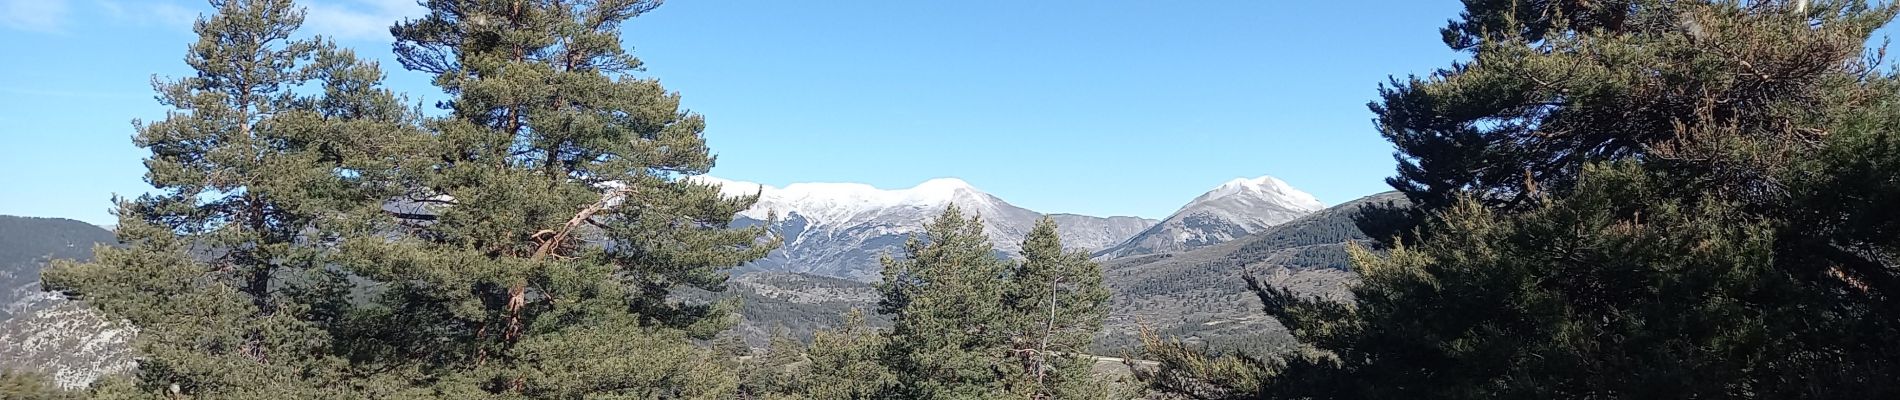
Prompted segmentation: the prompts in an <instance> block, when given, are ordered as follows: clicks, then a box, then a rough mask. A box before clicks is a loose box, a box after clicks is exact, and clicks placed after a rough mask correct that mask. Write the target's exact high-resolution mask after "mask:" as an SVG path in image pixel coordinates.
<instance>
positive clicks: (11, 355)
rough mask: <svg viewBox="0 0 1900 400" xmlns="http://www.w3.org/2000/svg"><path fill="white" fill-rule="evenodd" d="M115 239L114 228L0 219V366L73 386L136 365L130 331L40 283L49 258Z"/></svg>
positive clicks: (84, 254) (87, 251)
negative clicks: (131, 347)
mask: <svg viewBox="0 0 1900 400" xmlns="http://www.w3.org/2000/svg"><path fill="white" fill-rule="evenodd" d="M113 242H114V238H113V235H112V232H109V231H106V230H104V229H100V228H99V227H97V226H93V225H89V224H86V223H84V222H79V221H73V220H68V219H53V218H25V217H14V216H0V285H4V286H0V369H6V368H23V369H29V370H32V371H34V372H39V373H44V374H47V375H48V376H51V377H52V378H53V380H54V381H55V382H56V383H57V384H59V385H60V386H64V387H69V388H72V387H83V386H85V385H87V384H89V383H91V382H92V381H93V380H94V379H98V378H99V377H101V376H106V375H111V374H117V373H121V372H124V371H127V370H130V369H131V368H132V359H131V356H130V352H129V349H130V345H131V340H132V337H133V334H134V331H133V330H132V329H130V328H128V327H126V326H124V325H121V324H117V323H113V322H111V321H106V320H105V319H104V318H102V317H101V316H99V315H98V314H97V313H95V312H93V311H92V310H90V309H87V308H85V307H83V306H81V305H80V304H78V303H76V302H73V301H69V300H66V299H64V298H61V297H59V296H58V295H55V294H51V293H46V292H42V291H40V285H39V277H40V270H41V269H43V268H45V266H46V264H47V262H49V261H50V260H54V259H79V260H85V259H90V258H92V246H93V245H94V244H97V243H113Z"/></svg>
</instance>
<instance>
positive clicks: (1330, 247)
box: [1097, 192, 1409, 352]
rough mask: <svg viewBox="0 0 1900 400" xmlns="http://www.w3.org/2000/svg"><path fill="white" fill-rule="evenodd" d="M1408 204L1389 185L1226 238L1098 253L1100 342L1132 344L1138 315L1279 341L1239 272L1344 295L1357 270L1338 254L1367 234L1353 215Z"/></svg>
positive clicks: (1113, 347) (1213, 337) (1249, 343)
mask: <svg viewBox="0 0 1900 400" xmlns="http://www.w3.org/2000/svg"><path fill="white" fill-rule="evenodd" d="M1407 204H1409V203H1407V202H1406V200H1405V197H1404V196H1403V195H1400V194H1398V193H1396V192H1387V193H1381V194H1376V195H1372V196H1368V197H1365V198H1361V199H1358V200H1353V201H1350V202H1346V203H1345V204H1340V205H1338V206H1334V207H1332V208H1327V209H1324V210H1321V211H1318V212H1313V213H1310V214H1307V215H1306V216H1304V217H1300V218H1297V219H1294V220H1292V221H1288V222H1286V223H1283V224H1279V225H1275V226H1273V227H1271V228H1267V229H1265V230H1263V231H1260V232H1258V233H1254V234H1251V235H1247V236H1244V237H1241V238H1239V239H1236V240H1232V241H1228V242H1225V243H1220V244H1216V245H1212V246H1205V247H1201V248H1198V249H1195V250H1190V251H1186V252H1179V253H1164V254H1150V255H1142V256H1135V257H1128V258H1121V259H1116V260H1111V261H1107V262H1104V263H1103V266H1102V269H1103V273H1102V275H1103V280H1104V281H1105V283H1106V284H1107V286H1108V287H1109V292H1110V293H1112V296H1111V298H1110V313H1109V318H1108V320H1107V322H1106V323H1105V326H1104V327H1103V335H1102V337H1100V338H1099V339H1098V340H1097V347H1098V348H1099V349H1098V350H1100V351H1110V352H1113V351H1117V350H1122V349H1128V348H1131V347H1133V345H1134V344H1135V343H1136V336H1135V335H1136V333H1137V332H1139V329H1140V328H1139V327H1140V326H1142V325H1146V326H1148V327H1150V328H1153V329H1155V330H1156V331H1157V332H1159V333H1161V334H1163V335H1170V336H1175V337H1180V338H1183V339H1186V340H1189V341H1198V342H1202V343H1204V344H1207V345H1209V346H1213V347H1215V348H1223V349H1240V350H1246V351H1280V350H1284V349H1285V348H1286V346H1290V345H1292V341H1291V340H1292V338H1291V337H1290V336H1288V335H1287V333H1286V331H1285V328H1284V327H1282V326H1280V324H1279V323H1277V322H1275V321H1273V320H1272V319H1271V318H1268V317H1267V316H1266V315H1264V314H1262V313H1261V312H1260V300H1259V299H1258V298H1257V297H1255V296H1254V295H1253V293H1252V292H1249V291H1248V290H1247V285H1246V282H1245V281H1243V280H1242V279H1241V276H1243V275H1252V276H1255V277H1258V278H1262V279H1263V280H1264V281H1265V282H1266V283H1268V284H1272V285H1277V286H1282V287H1287V288H1291V289H1293V290H1294V291H1295V292H1299V293H1304V294H1308V295H1315V296H1321V297H1326V298H1334V299H1342V300H1343V299H1346V298H1348V297H1349V296H1350V294H1349V293H1348V292H1347V290H1346V288H1347V285H1348V284H1350V283H1351V282H1353V281H1354V280H1355V279H1357V278H1356V275H1354V274H1353V272H1352V270H1351V265H1350V260H1348V259H1347V256H1346V246H1347V243H1349V242H1353V241H1363V240H1367V239H1369V238H1368V237H1367V236H1366V235H1365V233H1363V232H1361V231H1360V229H1359V227H1358V225H1357V224H1356V223H1355V222H1354V217H1355V216H1356V215H1358V214H1359V212H1360V211H1361V210H1363V209H1365V208H1366V207H1369V206H1377V207H1403V206H1405V205H1407Z"/></svg>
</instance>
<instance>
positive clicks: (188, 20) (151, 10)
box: [98, 0, 198, 28]
mask: <svg viewBox="0 0 1900 400" xmlns="http://www.w3.org/2000/svg"><path fill="white" fill-rule="evenodd" d="M98 4H99V8H100V9H101V10H104V11H105V14H106V16H107V17H110V18H112V19H113V20H114V21H120V22H130V23H133V24H136V25H141V26H163V27H181V28H190V27H191V24H192V22H193V21H197V20H198V11H197V10H195V9H192V8H189V7H185V6H182V5H178V4H177V3H173V2H164V1H153V0H144V1H124V0H99V2H98Z"/></svg>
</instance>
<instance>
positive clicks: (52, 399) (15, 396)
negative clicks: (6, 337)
mask: <svg viewBox="0 0 1900 400" xmlns="http://www.w3.org/2000/svg"><path fill="white" fill-rule="evenodd" d="M9 218H13V217H9ZM81 398H84V396H81V393H79V392H70V391H65V390H60V388H58V387H54V386H53V381H52V380H51V379H47V377H45V376H41V375H32V374H23V373H16V372H8V371H0V399H7V400H78V399H81Z"/></svg>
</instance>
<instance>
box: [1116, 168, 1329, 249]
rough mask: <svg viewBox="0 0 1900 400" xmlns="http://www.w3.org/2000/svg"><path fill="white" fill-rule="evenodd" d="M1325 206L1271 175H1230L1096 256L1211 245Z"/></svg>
mask: <svg viewBox="0 0 1900 400" xmlns="http://www.w3.org/2000/svg"><path fill="white" fill-rule="evenodd" d="M1323 208H1326V205H1325V204H1324V203H1320V201H1319V199H1317V198H1314V197H1313V195H1311V194H1307V193H1306V192H1302V191H1300V190H1299V189H1294V188H1293V186H1292V185H1288V184H1287V183H1286V182H1284V181H1281V180H1280V179H1278V178H1274V177H1271V176H1262V177H1259V178H1253V179H1235V180H1231V181H1227V183H1224V184H1221V185H1220V186H1219V187H1215V188H1214V190H1210V191H1208V192H1207V193H1204V194H1201V196H1200V197H1195V198H1194V200H1193V201H1190V202H1188V204H1187V205H1185V206H1182V207H1181V209H1180V210H1179V211H1175V212H1174V214H1173V215H1169V216H1168V218H1167V219H1164V220H1161V222H1160V223H1158V224H1155V225H1154V226H1152V227H1149V228H1148V229H1147V230H1143V231H1142V232H1141V233H1139V234H1136V235H1135V236H1134V237H1132V238H1129V239H1128V241H1126V242H1123V243H1121V244H1118V245H1116V246H1114V247H1111V248H1107V249H1104V250H1102V251H1099V252H1096V253H1095V256H1096V259H1098V260H1110V259H1116V258H1123V257H1131V256H1139V255H1145V254H1160V253H1171V252H1178V251H1184V250H1191V249H1195V248H1200V247H1206V246H1212V245H1215V244H1220V243H1222V242H1226V241H1229V240H1234V239H1235V238H1239V237H1242V236H1246V235H1248V234H1251V233H1254V232H1259V231H1261V230H1263V229H1266V228H1267V227H1271V226H1274V225H1279V224H1281V223H1284V222H1287V221H1291V220H1293V219H1294V218H1299V217H1300V216H1303V215H1306V214H1307V213H1311V212H1314V211H1318V210H1320V209H1323Z"/></svg>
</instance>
